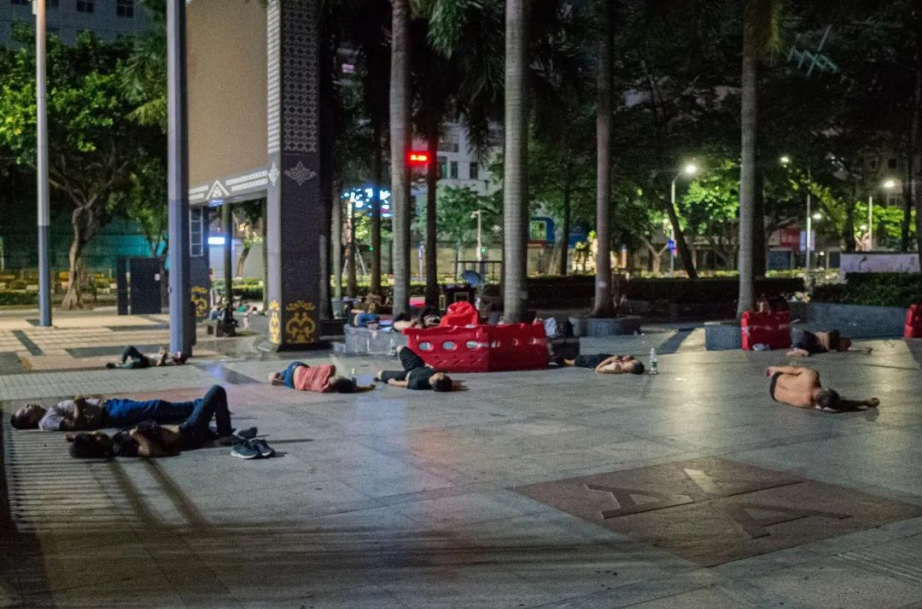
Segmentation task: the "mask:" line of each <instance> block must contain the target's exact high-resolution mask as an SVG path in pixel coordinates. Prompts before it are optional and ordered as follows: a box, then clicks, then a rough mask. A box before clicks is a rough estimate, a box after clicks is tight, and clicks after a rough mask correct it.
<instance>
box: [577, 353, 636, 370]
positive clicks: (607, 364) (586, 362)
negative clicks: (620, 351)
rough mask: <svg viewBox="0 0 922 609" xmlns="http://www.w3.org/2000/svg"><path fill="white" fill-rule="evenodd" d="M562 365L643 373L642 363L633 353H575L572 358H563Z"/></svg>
mask: <svg viewBox="0 0 922 609" xmlns="http://www.w3.org/2000/svg"><path fill="white" fill-rule="evenodd" d="M563 365H564V366H575V367H577V368H592V369H594V370H595V371H596V372H598V373H599V374H629V373H630V374H643V373H644V365H643V362H641V361H640V360H638V359H634V356H633V355H609V354H608V353H597V354H595V355H577V356H576V357H575V358H574V359H565V360H563Z"/></svg>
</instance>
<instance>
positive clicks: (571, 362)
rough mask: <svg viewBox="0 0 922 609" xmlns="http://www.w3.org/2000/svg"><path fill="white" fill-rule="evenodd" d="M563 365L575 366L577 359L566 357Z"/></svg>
mask: <svg viewBox="0 0 922 609" xmlns="http://www.w3.org/2000/svg"><path fill="white" fill-rule="evenodd" d="M563 365H564V366H575V365H576V360H575V359H565V360H563Z"/></svg>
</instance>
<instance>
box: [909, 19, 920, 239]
mask: <svg viewBox="0 0 922 609" xmlns="http://www.w3.org/2000/svg"><path fill="white" fill-rule="evenodd" d="M910 137H911V138H912V152H911V154H912V158H913V164H912V165H913V179H912V180H911V185H912V198H913V201H914V204H915V208H916V240H917V242H918V249H917V251H918V252H919V256H920V257H922V197H920V196H919V191H920V190H922V186H920V184H922V160H920V159H919V155H920V154H922V32H919V31H918V28H917V30H916V95H915V108H913V117H912V134H911V135H910Z"/></svg>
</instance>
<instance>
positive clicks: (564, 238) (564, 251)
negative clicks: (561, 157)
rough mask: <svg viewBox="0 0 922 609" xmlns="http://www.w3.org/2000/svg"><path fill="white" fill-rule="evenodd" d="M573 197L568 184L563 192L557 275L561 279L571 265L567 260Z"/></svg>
mask: <svg viewBox="0 0 922 609" xmlns="http://www.w3.org/2000/svg"><path fill="white" fill-rule="evenodd" d="M572 196H573V195H572V194H571V192H570V185H569V184H567V186H566V187H565V188H564V191H563V226H562V227H561V229H560V232H561V237H560V241H561V248H560V259H559V262H558V263H559V265H560V266H559V267H558V269H557V274H558V275H560V276H561V277H563V276H564V275H566V274H567V270H568V269H569V264H568V262H569V260H568V259H567V257H568V255H569V249H570V216H571V214H572V212H571V210H570V207H571V202H570V200H571V197H572Z"/></svg>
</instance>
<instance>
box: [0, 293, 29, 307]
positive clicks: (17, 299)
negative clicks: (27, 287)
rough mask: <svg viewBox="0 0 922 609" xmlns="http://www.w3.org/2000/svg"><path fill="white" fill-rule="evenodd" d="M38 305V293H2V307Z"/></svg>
mask: <svg viewBox="0 0 922 609" xmlns="http://www.w3.org/2000/svg"><path fill="white" fill-rule="evenodd" d="M37 304H38V293H36V292H10V291H0V306H11V305H37Z"/></svg>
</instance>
